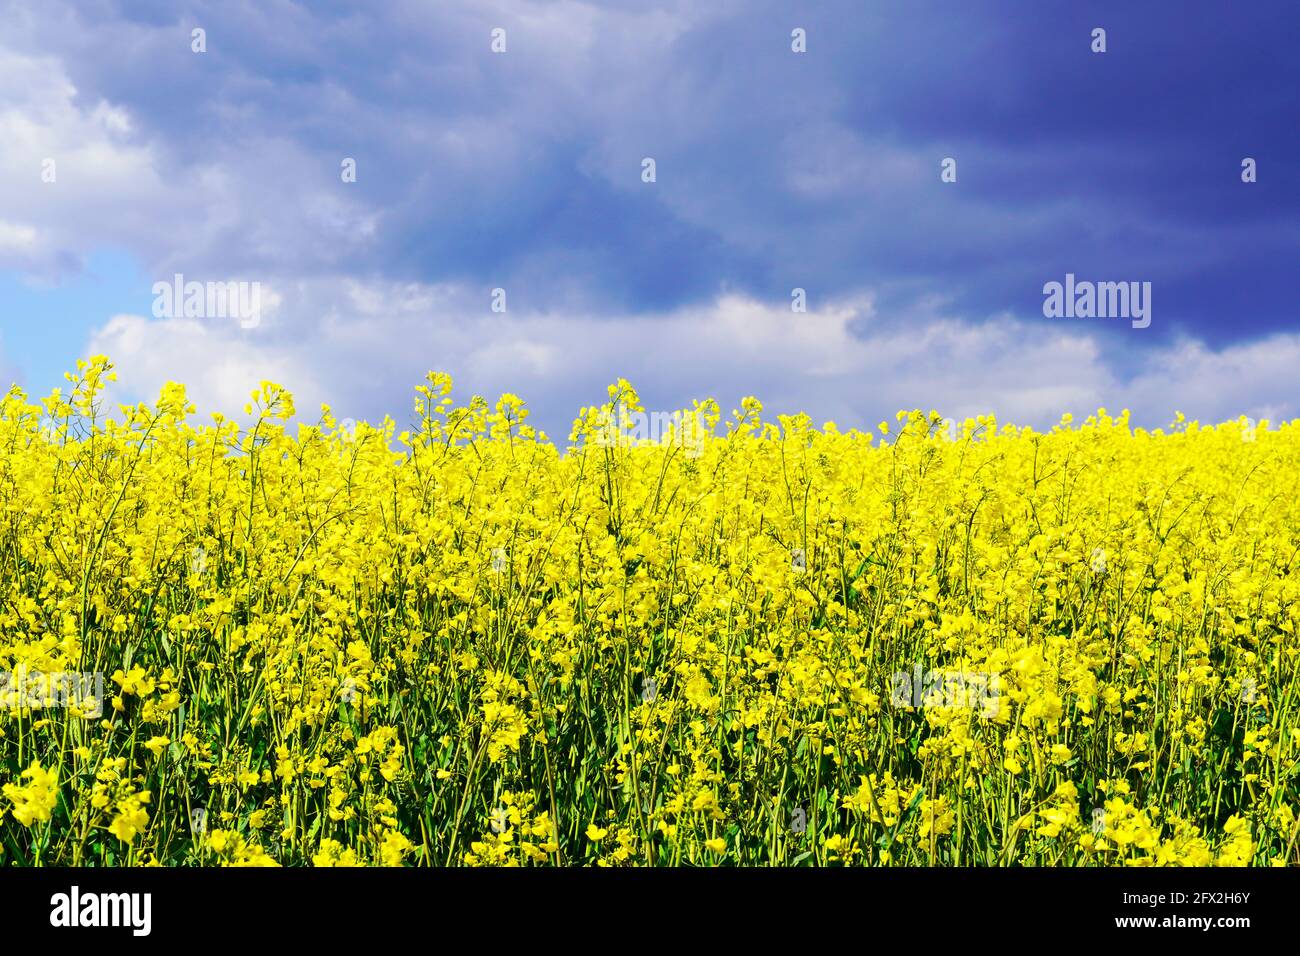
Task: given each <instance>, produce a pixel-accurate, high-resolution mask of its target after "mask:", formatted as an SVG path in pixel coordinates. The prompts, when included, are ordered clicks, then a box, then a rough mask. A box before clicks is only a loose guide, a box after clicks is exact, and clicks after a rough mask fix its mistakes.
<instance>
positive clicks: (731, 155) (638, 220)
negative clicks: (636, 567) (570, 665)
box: [0, 0, 1300, 433]
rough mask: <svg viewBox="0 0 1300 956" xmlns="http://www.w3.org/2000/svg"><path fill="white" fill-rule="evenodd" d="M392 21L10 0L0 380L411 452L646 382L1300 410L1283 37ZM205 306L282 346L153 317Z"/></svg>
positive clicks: (1041, 415) (1265, 6)
mask: <svg viewBox="0 0 1300 956" xmlns="http://www.w3.org/2000/svg"><path fill="white" fill-rule="evenodd" d="M374 6H375V7H376V8H377V9H375V10H370V9H368V8H367V6H366V5H357V4H350V3H349V4H344V3H330V2H321V3H290V2H284V0H278V2H277V0H262V2H256V3H254V2H223V3H199V2H183V0H182V2H176V0H166V2H162V0H159V2H138V0H137V2H130V3H127V2H121V3H118V2H112V0H83V2H79V3H64V2H61V0H20V2H6V0H0V22H3V23H4V24H5V29H4V31H3V32H2V33H0V316H2V317H3V324H2V325H0V373H2V374H3V375H4V377H5V378H7V379H12V380H16V381H18V382H20V383H21V384H23V386H24V387H26V388H29V389H30V390H31V391H33V392H37V393H41V394H44V393H45V392H46V391H48V389H49V388H50V387H52V386H54V385H56V384H58V383H59V379H60V373H61V371H62V370H63V369H65V368H67V367H69V366H70V365H71V364H72V363H73V362H75V360H76V358H78V357H80V356H83V355H86V354H90V353H93V352H105V353H107V354H109V355H110V356H111V357H112V358H113V359H114V360H115V361H116V362H117V363H118V366H119V369H120V372H121V379H122V382H121V390H122V393H123V395H124V396H126V397H131V398H136V397H146V398H147V397H150V396H151V394H156V392H157V389H158V388H159V387H160V386H161V384H162V383H163V382H164V381H166V380H168V379H176V380H180V381H184V382H186V384H187V385H188V386H189V388H190V392H191V395H192V397H193V398H194V399H195V401H196V402H197V403H198V404H199V405H200V406H201V407H203V408H205V409H212V408H220V409H223V410H234V409H236V408H237V407H238V406H240V405H242V403H243V399H244V396H246V394H247V392H248V391H249V390H251V388H252V387H254V386H255V385H256V383H257V381H258V380H259V379H261V378H272V379H275V380H277V381H280V382H282V383H283V384H285V385H287V386H288V387H289V388H290V389H291V390H293V391H294V392H295V394H297V395H298V397H299V408H300V409H301V410H304V411H305V412H306V410H307V409H310V407H311V406H312V405H313V404H318V403H320V402H329V403H330V404H331V405H332V406H333V407H334V408H335V411H336V413H337V414H338V415H339V416H340V417H344V416H346V417H354V418H375V417H377V416H380V415H382V414H385V413H389V414H392V415H394V416H395V417H396V418H398V419H399V421H405V419H406V417H407V410H408V409H409V406H410V395H411V388H412V387H413V386H414V385H415V384H416V383H418V382H419V380H420V379H421V378H422V375H423V372H424V371H425V370H427V369H430V368H437V369H443V370H446V371H449V372H451V373H452V374H453V375H454V376H455V377H456V379H457V382H458V386H459V387H460V388H463V389H465V390H467V391H468V390H473V391H478V392H481V393H484V394H487V395H489V396H495V395H496V394H498V393H500V392H502V391H513V392H517V393H519V394H520V395H522V396H523V397H524V398H525V399H526V400H527V401H528V402H529V404H530V406H531V407H532V408H533V409H534V411H535V414H536V416H537V417H538V420H539V421H541V422H542V423H543V424H544V425H546V426H547V427H548V428H549V429H550V430H552V431H553V432H556V433H561V432H562V431H563V430H564V428H565V426H566V425H567V422H568V421H569V420H570V419H571V417H572V413H573V412H574V411H576V409H577V408H578V407H579V406H580V405H583V404H590V403H592V402H595V401H598V400H600V398H601V397H602V396H603V393H604V386H605V385H606V384H608V383H609V382H611V381H613V380H614V379H615V378H617V377H619V376H625V377H627V378H629V379H631V380H632V381H633V382H634V383H635V384H637V385H638V387H639V388H640V389H641V391H642V393H643V395H644V397H645V398H646V401H647V404H648V405H649V406H651V407H655V408H666V409H667V408H676V407H679V406H681V405H683V404H685V403H687V402H689V401H690V400H691V399H693V398H701V397H705V396H709V395H712V396H715V397H717V398H718V399H719V401H720V402H722V403H723V404H724V406H726V407H731V406H734V405H735V404H736V403H737V402H738V401H739V399H740V397H742V396H743V395H748V394H755V395H758V396H760V397H761V398H763V399H764V401H765V402H766V403H767V404H768V406H769V408H770V409H771V410H773V411H782V412H787V411H796V410H805V411H808V412H809V413H810V414H812V415H813V416H814V418H816V419H817V420H819V421H821V420H826V419H834V420H835V421H837V422H840V423H841V424H843V425H871V424H874V423H875V422H876V421H878V420H879V419H880V418H882V417H886V416H889V415H891V414H892V413H893V412H894V411H895V410H896V409H898V408H901V407H914V406H922V407H925V408H931V407H933V408H938V409H940V410H941V411H943V412H944V413H945V414H950V415H954V416H958V417H962V416H965V415H973V414H978V413H982V412H995V413H997V414H998V415H999V416H1000V417H1002V418H1004V419H1012V420H1016V421H1021V422H1026V423H1032V424H1040V425H1041V424H1050V423H1051V422H1053V421H1055V420H1056V419H1057V418H1058V417H1059V415H1060V414H1061V413H1062V412H1067V411H1068V412H1072V413H1074V414H1075V415H1084V414H1087V413H1088V412H1090V411H1092V410H1094V409H1096V408H1097V407H1098V406H1103V405H1104V406H1106V407H1108V408H1110V409H1111V410H1117V409H1119V408H1122V407H1128V408H1131V409H1132V410H1133V412H1134V415H1135V418H1137V419H1138V420H1139V421H1141V422H1143V423H1145V424H1152V425H1159V424H1164V423H1166V422H1168V421H1169V420H1170V419H1171V418H1172V414H1173V411H1174V410H1175V409H1181V410H1183V411H1184V412H1186V413H1187V414H1188V415H1191V416H1197V417H1201V418H1203V419H1223V418H1229V417H1236V416H1237V415H1239V414H1250V415H1254V416H1256V417H1266V416H1267V417H1272V418H1274V419H1277V418H1281V417H1288V418H1289V417H1293V416H1296V415H1300V407H1298V405H1300V402H1298V399H1300V388H1298V387H1297V385H1296V379H1297V376H1296V374H1295V373H1296V370H1297V368H1298V367H1300V365H1298V364H1297V363H1300V329H1297V318H1300V316H1297V308H1296V304H1295V299H1296V297H1295V287H1296V275H1297V274H1300V268H1298V267H1297V263H1298V262H1300V176H1298V174H1300V169H1298V168H1297V164H1298V157H1300V122H1297V121H1298V120H1300V102H1298V99H1300V58H1297V57H1296V56H1295V55H1294V51H1293V49H1292V38H1293V37H1294V35H1295V34H1296V28H1297V26H1300V11H1298V10H1297V9H1296V7H1295V5H1294V3H1284V2H1280V0H1279V2H1251V0H1243V2H1241V3H1235V4H1225V3H1221V2H1195V0H1193V2H1188V0H1180V2H1177V3H1173V2H1169V3H1164V2H1160V3H1156V2H1151V3H1141V4H1133V3H1128V2H1123V3H1121V2H1096V3H1085V2H1073V0H1061V2H1053V0H1042V2H1034V3H1029V2H1016V3H1011V2H973V0H948V2H924V0H907V2H901V0H900V2H885V3H862V2H835V0H828V2H821V3H806V4H789V3H776V2H747V3H739V2H730V0H717V2H710V3H708V4H701V3H698V2H689V0H688V2H654V0H644V2H638V3H632V2H621V0H620V2H609V3H580V2H512V3H494V2H491V0H473V2H468V0H467V2H456V0H442V2H437V3H434V2H424V3H417V2H404V0H395V2H392V3H385V4H376V5H374ZM1098 27H1100V28H1103V29H1105V31H1106V52H1104V53H1096V52H1093V50H1092V48H1091V47H1092V44H1093V39H1092V31H1093V30H1094V28H1098ZM195 28H201V29H203V30H204V31H205V34H206V47H207V49H206V52H203V53H196V52H194V51H193V50H192V48H191V45H192V30H193V29H195ZM495 28H500V29H503V30H504V31H505V38H506V50H505V52H504V53H494V52H493V51H492V49H491V43H492V31H493V29H495ZM796 28H800V29H803V30H804V31H806V37H807V51H806V52H803V53H796V52H794V51H792V49H791V31H792V30H794V29H796ZM646 157H651V158H653V159H654V160H655V164H656V180H655V181H654V182H652V183H647V182H644V181H643V179H642V161H643V160H644V159H645V158H646ZM949 157H951V158H953V159H955V160H956V164H957V166H956V168H957V178H956V181H955V182H943V181H942V180H941V177H940V164H941V162H942V161H943V160H944V159H945V158H949ZM1246 157H1250V158H1253V159H1254V160H1255V161H1256V163H1257V181H1256V182H1253V183H1244V182H1242V178H1241V163H1242V160H1243V159H1244V158H1246ZM345 158H351V159H354V160H355V161H356V169H357V177H356V182H344V181H343V179H342V177H341V175H340V168H341V165H340V164H341V163H342V161H343V160H344V159H345ZM47 159H53V160H54V162H55V168H56V169H57V177H56V179H55V181H54V182H44V181H43V180H42V171H43V168H44V167H43V163H44V162H45V161H46V160H47ZM1067 272H1072V273H1075V274H1076V275H1077V276H1078V277H1079V278H1081V279H1091V280H1095V281H1140V282H1150V283H1151V288H1152V304H1151V313H1152V314H1151V318H1152V322H1151V325H1150V327H1148V328H1145V329H1135V328H1132V327H1131V325H1130V323H1129V322H1128V321H1126V320H1122V319H1121V320H1115V319H1053V318H1047V317H1045V316H1044V315H1043V308H1042V306H1043V292H1042V289H1043V285H1044V283H1047V282H1051V281H1060V280H1063V279H1064V276H1065V274H1066V273H1067ZM176 273H181V274H183V275H184V276H185V277H186V279H187V280H195V281H200V282H208V281H214V282H225V281H248V282H257V283H259V284H260V287H261V290H262V314H261V316H260V321H259V323H258V324H257V325H256V327H251V328H249V327H243V326H241V323H240V322H238V321H236V320H234V319H231V318H228V317H221V316H211V315H205V316H196V317H189V318H186V317H184V316H180V317H171V316H162V317H159V316H156V315H154V314H153V311H152V303H153V293H152V290H151V287H152V285H153V283H154V282H156V281H170V280H171V278H172V276H173V275H174V274H176ZM796 287H797V288H802V289H805V290H806V293H807V300H808V312H807V313H795V312H792V311H791V308H790V301H791V290H792V289H794V288H796ZM496 288H501V289H504V290H505V291H506V303H507V305H506V312H505V313H498V312H493V311H492V309H491V304H492V290H493V289H496ZM304 417H310V414H309V413H308V414H306V415H305V416H304Z"/></svg>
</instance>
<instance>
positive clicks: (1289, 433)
mask: <svg viewBox="0 0 1300 956" xmlns="http://www.w3.org/2000/svg"><path fill="white" fill-rule="evenodd" d="M110 369H111V366H109V365H108V364H107V362H106V360H104V359H102V358H100V359H94V360H92V361H90V362H88V363H82V364H81V366H80V368H79V371H78V372H77V373H76V374H75V375H73V376H72V377H71V378H72V381H71V384H70V387H69V388H68V389H66V390H65V391H64V393H63V394H61V395H56V396H53V397H51V398H49V399H46V400H44V401H34V400H32V399H30V398H29V397H27V396H25V395H23V394H22V393H21V392H19V391H18V390H16V389H15V390H13V391H11V392H10V393H9V394H8V396H7V397H6V398H5V399H4V402H3V409H2V411H0V502H2V503H3V512H2V513H0V679H2V680H3V681H4V683H3V686H0V783H2V784H3V790H2V793H3V796H0V854H3V855H2V856H0V860H2V861H3V863H4V864H6V865H33V864H36V865H47V866H48V865H58V864H73V865H100V864H104V865H122V864H128V865H136V864H161V865H165V866H171V865H221V864H239V865H304V864H305V865H313V864H315V865H350V864H362V865H401V864H405V865H425V864H428V865H437V866H442V865H448V864H450V865H529V866H532V865H589V864H601V865H621V866H634V865H695V866H711V865H737V864H739V865H782V866H784V865H803V866H812V865H842V864H847V865H864V864H865V865H903V866H929V865H940V866H943V865H953V864H963V865H966V864H974V865H990V866H993V865H1006V864H1013V865H1063V866H1081V865H1107V866H1110V865H1140V866H1148V865H1170V864H1193V865H1196V864H1201V865H1204V864H1218V865H1246V864H1255V865H1285V864H1288V863H1291V864H1295V863H1297V862H1300V847H1298V844H1297V836H1298V834H1300V829H1298V823H1297V820H1296V815H1295V808H1296V806H1297V804H1298V803H1300V784H1298V783H1297V771H1298V762H1300V746H1297V742H1296V732H1295V727H1296V712H1297V708H1298V707H1300V699H1298V694H1300V679H1298V674H1300V671H1298V669H1297V654H1298V653H1300V640H1298V639H1297V636H1296V624H1297V621H1298V620H1300V505H1298V504H1297V493H1296V486H1297V479H1298V478H1300V425H1289V424H1287V425H1282V426H1281V427H1280V428H1279V427H1278V426H1276V425H1271V426H1270V425H1269V424H1268V423H1258V424H1255V423H1251V422H1248V421H1245V420H1243V421H1241V422H1233V423H1228V424H1224V425H1218V426H1215V427H1207V426H1201V425H1198V424H1197V423H1195V422H1189V421H1183V420H1182V418H1181V416H1179V419H1178V420H1177V421H1176V422H1174V423H1172V424H1171V425H1170V426H1169V427H1167V428H1166V429H1163V430H1161V431H1154V432H1150V431H1142V430H1139V429H1135V428H1131V427H1130V425H1129V423H1128V418H1127V415H1126V414H1124V415H1120V416H1118V417H1114V416H1110V415H1107V414H1106V413H1105V412H1098V414H1097V415H1096V416H1094V417H1092V418H1089V419H1088V420H1087V421H1086V422H1081V423H1079V422H1071V421H1070V420H1069V419H1068V417H1067V418H1066V419H1064V420H1063V421H1062V423H1061V425H1060V426H1058V427H1056V428H1054V429H1052V430H1051V431H1050V432H1046V433H1040V432H1035V431H1032V430H1029V429H1021V428H1015V427H1011V426H1007V425H1003V424H1000V423H998V422H996V421H994V420H992V419H979V420H969V421H966V422H964V423H958V424H955V425H953V424H950V423H947V422H943V421H941V420H940V418H939V416H938V415H937V414H935V413H929V414H927V413H925V412H913V413H910V414H902V413H900V415H899V416H898V417H897V418H896V419H895V420H891V421H889V422H887V423H881V425H880V426H878V427H877V428H876V429H874V430H873V432H872V433H862V432H851V431H841V430H839V429H837V428H836V427H835V426H833V425H829V424H827V425H823V426H817V425H816V424H815V423H813V422H811V421H809V420H808V419H807V418H805V417H802V416H797V417H782V418H780V419H779V420H777V421H764V420H763V417H762V407H761V405H760V404H759V403H758V402H757V401H755V400H753V399H749V400H746V401H745V402H743V403H742V408H741V409H739V410H737V411H734V412H730V413H727V412H723V411H722V410H721V409H719V407H718V406H717V405H715V404H713V403H711V402H706V403H702V404H700V405H698V406H697V407H696V408H694V409H689V410H685V412H686V413H685V414H683V415H680V416H677V417H676V418H674V419H672V420H673V421H676V422H678V423H679V424H680V425H681V428H680V429H679V430H678V431H676V432H673V431H672V430H671V429H669V434H667V435H666V436H664V435H654V436H652V437H650V438H647V437H646V435H643V434H640V433H639V431H638V429H637V428H636V427H632V428H627V427H624V426H625V425H626V423H627V422H628V421H631V422H633V423H634V424H636V423H639V424H641V425H644V424H645V423H646V421H647V420H648V419H647V417H646V416H641V415H639V404H638V398H637V396H636V394H635V392H634V391H633V390H632V389H631V387H630V386H628V385H627V383H622V382H620V383H619V384H618V385H616V386H614V387H612V388H611V389H610V395H609V406H607V411H609V410H614V411H615V412H616V414H615V417H614V418H613V419H611V418H610V417H609V416H608V415H605V416H602V415H601V413H600V412H599V410H595V409H592V410H585V411H584V413H583V414H582V415H581V416H580V418H579V420H578V423H577V424H576V425H575V428H574V434H573V435H572V436H559V437H558V442H557V443H558V444H559V445H560V446H561V447H560V448H559V449H558V450H557V448H556V447H555V445H553V444H552V443H551V441H550V440H541V438H540V436H538V435H537V434H536V433H535V432H534V431H533V430H532V429H531V428H530V427H529V426H528V424H527V423H526V411H525V409H524V408H523V405H522V403H521V402H520V400H519V399H517V398H515V397H514V396H509V395H507V396H504V397H502V398H501V400H500V401H498V402H496V403H495V404H492V403H490V402H486V401H484V400H482V399H477V398H476V399H472V400H469V401H468V402H465V403H464V404H458V403H457V402H456V401H454V400H453V396H452V393H451V382H450V380H449V379H448V378H446V377H445V376H442V375H436V374H431V375H430V376H429V377H428V379H427V380H426V382H425V383H424V384H423V385H422V386H421V387H420V388H419V389H417V396H416V404H415V411H414V415H413V416H412V417H411V420H410V423H409V426H408V428H409V430H403V428H402V427H401V426H397V425H394V424H393V423H391V422H386V423H384V424H383V425H382V426H377V427H372V426H369V425H366V424H360V425H356V426H355V427H352V426H349V427H343V426H341V425H340V424H339V423H337V422H335V420H334V419H333V417H332V416H331V415H330V413H329V412H328V410H325V411H324V412H323V414H322V415H319V416H318V415H317V413H315V412H314V411H313V412H312V413H311V414H309V415H304V414H301V413H295V411H294V408H293V404H292V400H291V398H290V396H289V395H288V394H287V393H286V392H285V391H283V390H282V389H280V388H279V387H278V386H275V385H272V384H270V383H263V385H262V387H261V388H260V389H259V391H258V392H257V393H256V394H255V395H254V396H253V403H252V405H251V406H250V409H249V411H248V412H247V413H246V414H247V415H248V418H247V420H241V421H235V420H229V419H218V420H216V421H215V422H209V423H206V424H202V423H199V422H197V421H196V419H195V416H193V415H192V413H191V410H190V409H189V407H188V405H187V401H186V398H185V394H184V390H183V389H182V388H181V387H180V386H169V387H168V388H167V389H165V390H164V393H163V395H162V396H161V398H160V399H159V401H158V402H157V404H156V405H154V406H152V407H146V406H140V407H137V408H128V409H125V410H124V411H123V410H119V409H116V408H111V407H108V406H107V403H106V401H105V399H104V391H105V388H106V384H107V381H108V380H109V379H110V378H111V371H110ZM618 410H622V413H621V415H620V414H619V413H618ZM109 411H112V413H113V414H112V415H111V416H109V414H108V413H109ZM291 417H292V419H293V421H292V422H291V421H290V418H291ZM311 421H317V424H314V425H313V424H299V423H300V422H311ZM661 421H662V419H661ZM697 423H700V424H702V426H703V431H701V430H700V429H698V428H695V427H693V426H695V425H696V424H697ZM688 425H689V426H692V427H687V426H688ZM640 431H647V430H646V429H640ZM653 438H662V440H661V441H657V442H656V441H653V440H652V439H653ZM570 446H571V447H570ZM566 449H567V450H566ZM95 675H102V677H101V679H102V684H103V693H102V696H100V695H98V694H97V693H96V692H95V691H94V688H95V680H96V677H95Z"/></svg>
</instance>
